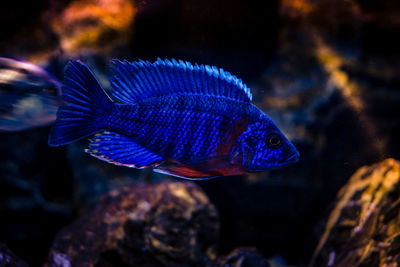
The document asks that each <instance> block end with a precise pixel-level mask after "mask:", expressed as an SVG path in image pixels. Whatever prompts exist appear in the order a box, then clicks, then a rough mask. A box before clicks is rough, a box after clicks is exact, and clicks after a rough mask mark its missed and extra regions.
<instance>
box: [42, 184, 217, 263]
mask: <svg viewBox="0 0 400 267" xmlns="http://www.w3.org/2000/svg"><path fill="white" fill-rule="evenodd" d="M218 233H219V223H218V214H217V210H216V208H215V207H214V206H213V205H212V204H211V203H210V201H209V200H208V198H207V196H206V195H205V194H204V193H203V191H202V190H201V189H200V188H199V187H198V186H196V185H195V184H194V183H191V182H173V181H167V182H163V183H160V184H153V185H149V184H138V185H129V186H125V187H123V188H121V189H118V190H114V191H111V192H110V193H108V194H107V195H105V196H103V197H101V198H100V200H99V202H98V203H97V205H96V206H95V207H94V208H93V209H92V210H91V211H88V212H87V213H86V214H84V215H83V216H81V217H80V218H79V219H78V220H77V221H75V222H74V223H73V224H71V225H69V226H67V227H65V228H64V229H63V230H61V232H60V233H59V234H58V235H57V236H56V238H55V241H54V243H53V245H52V248H51V250H50V254H49V256H48V259H47V263H46V264H45V266H124V265H128V266H189V265H190V266H203V265H204V263H205V262H210V261H212V260H214V259H215V258H216V243H217V238H218Z"/></svg>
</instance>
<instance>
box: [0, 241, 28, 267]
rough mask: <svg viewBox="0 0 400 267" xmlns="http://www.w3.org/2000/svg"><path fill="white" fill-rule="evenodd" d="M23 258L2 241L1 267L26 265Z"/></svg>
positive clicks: (0, 245)
mask: <svg viewBox="0 0 400 267" xmlns="http://www.w3.org/2000/svg"><path fill="white" fill-rule="evenodd" d="M26 266H28V265H27V264H26V263H25V262H24V261H23V260H21V259H19V258H18V257H17V256H16V255H14V253H12V252H11V251H10V250H9V249H8V248H7V246H6V245H4V244H2V243H0V267H26Z"/></svg>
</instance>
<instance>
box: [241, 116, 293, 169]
mask: <svg viewBox="0 0 400 267" xmlns="http://www.w3.org/2000/svg"><path fill="white" fill-rule="evenodd" d="M239 143H240V147H241V152H242V157H243V158H242V165H243V167H244V168H245V169H246V170H247V171H249V172H259V171H265V170H268V169H278V168H282V167H285V166H287V165H290V164H293V163H296V162H297V161H298V160H299V156H300V154H299V152H298V151H297V149H296V147H295V146H294V145H293V144H292V143H291V142H290V141H289V140H288V139H287V138H286V137H285V136H284V135H283V134H282V132H281V131H280V130H279V128H278V127H277V126H276V124H275V123H274V122H273V121H272V120H271V119H270V118H268V117H264V118H261V119H260V120H257V121H255V122H253V123H250V124H249V126H248V128H247V131H245V132H244V133H243V134H242V135H241V136H240V138H239Z"/></svg>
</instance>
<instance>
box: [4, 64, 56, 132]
mask: <svg viewBox="0 0 400 267" xmlns="http://www.w3.org/2000/svg"><path fill="white" fill-rule="evenodd" d="M61 102H62V101H61V83H60V82H58V81H57V80H56V79H55V78H53V77H52V76H51V75H50V74H48V73H47V72H46V71H45V70H44V69H42V68H41V67H39V66H36V65H34V64H32V63H29V62H26V61H21V60H15V59H11V58H4V57H0V103H1V105H0V131H21V130H26V129H30V128H32V127H39V126H45V125H49V124H51V123H53V122H54V121H55V119H56V113H57V109H58V107H59V106H60V105H61Z"/></svg>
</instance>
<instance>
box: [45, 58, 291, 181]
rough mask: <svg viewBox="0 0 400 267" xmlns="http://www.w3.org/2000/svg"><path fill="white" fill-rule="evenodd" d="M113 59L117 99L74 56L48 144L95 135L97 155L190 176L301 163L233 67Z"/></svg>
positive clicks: (94, 153) (93, 147)
mask: <svg viewBox="0 0 400 267" xmlns="http://www.w3.org/2000/svg"><path fill="white" fill-rule="evenodd" d="M111 65H112V66H111V71H112V73H113V76H112V77H111V79H110V82H111V86H112V88H111V92H112V99H114V100H112V99H111V98H110V97H109V96H108V95H107V94H106V93H105V92H104V91H103V89H102V88H101V86H100V85H99V83H98V81H97V80H96V78H95V77H94V75H93V74H92V72H91V71H90V70H89V69H88V68H87V67H86V66H85V65H84V64H83V63H82V62H80V61H70V62H69V64H68V65H67V67H66V70H65V81H64V86H63V89H62V90H63V91H62V97H63V101H64V103H65V105H63V106H61V107H60V108H59V110H58V112H57V120H56V122H55V124H54V125H53V127H52V129H51V132H50V136H49V145H50V146H59V145H65V144H69V143H71V142H74V141H76V140H79V139H82V138H84V137H87V136H89V135H93V134H95V135H94V137H93V138H92V139H91V142H90V144H89V147H88V148H87V149H86V152H88V153H90V154H91V155H92V156H94V157H96V158H98V159H101V160H104V161H106V162H109V163H113V164H116V165H122V166H127V167H132V168H139V169H141V168H147V167H153V168H154V171H156V172H160V173H164V174H168V175H173V176H176V177H180V178H185V179H209V178H213V177H218V176H224V175H239V174H244V173H247V172H260V171H265V170H267V169H275V168H280V167H284V166H287V165H289V164H291V163H295V162H297V161H298V158H299V153H298V151H297V150H296V148H295V146H294V145H293V144H292V143H291V142H290V141H289V140H288V139H287V138H286V137H285V136H284V135H283V134H282V133H281V131H280V130H279V129H278V127H277V126H276V124H275V123H274V122H273V121H272V120H271V118H270V117H268V116H267V115H266V114H265V113H264V112H263V111H261V110H260V109H258V108H257V107H256V106H254V105H253V104H252V103H251V100H252V95H251V93H250V89H249V88H248V87H247V86H246V85H245V84H244V83H243V82H242V81H241V80H240V79H238V78H236V77H235V76H233V75H231V74H230V73H229V72H226V71H224V70H222V69H218V68H216V67H210V66H207V65H197V64H194V65H192V64H191V63H189V62H184V61H179V62H178V61H176V60H174V59H173V60H161V59H158V60H157V61H155V62H154V63H150V62H148V61H137V62H132V63H131V62H128V61H123V62H121V61H119V60H113V61H112V64H111Z"/></svg>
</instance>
